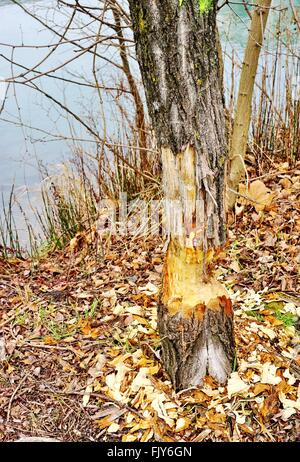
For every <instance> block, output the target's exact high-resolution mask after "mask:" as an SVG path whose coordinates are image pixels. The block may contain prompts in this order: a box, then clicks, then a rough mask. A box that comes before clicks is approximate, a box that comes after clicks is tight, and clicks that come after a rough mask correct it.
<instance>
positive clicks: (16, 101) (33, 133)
mask: <svg viewBox="0 0 300 462" xmlns="http://www.w3.org/2000/svg"><path fill="white" fill-rule="evenodd" d="M20 3H21V4H22V5H24V6H25V7H26V8H28V10H30V11H34V12H36V13H37V14H38V15H39V16H40V17H43V18H47V20H48V21H50V23H51V21H52V22H53V23H55V24H61V25H63V24H65V23H66V22H67V20H68V17H67V16H66V15H67V14H68V15H70V10H69V12H68V13H67V10H66V9H61V10H57V9H54V6H55V5H56V2H55V1H52V0H47V1H46V0H45V1H32V0H31V1H25V0H24V1H21V2H20ZM73 3H74V2H73ZM83 3H84V4H85V5H87V4H88V5H94V6H96V5H97V3H98V2H97V0H85V1H84V2H83ZM221 3H222V2H221ZM275 4H276V5H281V6H282V7H288V5H289V1H288V0H285V1H284V0H282V1H281V0H276V1H273V5H275ZM294 4H295V5H297V8H298V6H299V4H300V0H297V1H296V0H294ZM298 12H299V8H298ZM278 14H279V13H278V12H272V13H271V15H270V18H269V26H270V28H271V29H272V28H274V27H275V26H274V25H275V23H276V21H277V18H278ZM299 16H300V14H299ZM218 21H219V29H220V31H221V38H222V45H223V47H224V48H226V49H227V50H228V51H230V48H231V47H233V48H234V49H235V53H236V54H237V56H240V57H242V52H243V48H244V45H245V43H246V39H247V25H248V24H249V18H248V16H247V14H246V12H245V10H244V7H243V5H238V4H235V5H232V6H231V8H228V7H225V8H223V9H222V10H221V12H220V13H219V16H218ZM87 22H89V20H88V19H87V18H86V17H85V16H84V15H81V16H79V17H78V19H77V22H76V24H77V25H79V24H80V23H81V24H87ZM0 24H1V26H0V76H1V77H2V79H3V78H4V79H5V78H8V77H10V76H11V73H12V68H11V65H10V64H9V63H8V62H7V61H6V60H5V56H6V57H11V52H12V50H11V48H9V47H8V46H6V44H7V45H8V44H14V45H21V44H25V45H30V46H31V47H30V48H15V49H14V54H13V60H14V61H15V62H18V63H22V64H23V65H24V66H25V67H27V68H30V67H32V66H34V65H35V64H36V63H38V62H39V61H41V59H42V58H43V57H44V56H45V54H47V53H48V51H49V50H48V49H47V48H34V46H36V45H39V46H40V45H47V44H49V43H56V42H57V41H58V38H57V37H55V35H54V34H53V33H51V32H50V31H49V30H47V29H46V28H45V27H44V26H43V25H42V24H40V23H39V22H38V21H36V20H34V19H33V18H32V17H30V16H29V15H28V14H26V12H24V11H23V10H22V9H21V8H20V7H19V6H18V5H16V4H14V2H12V1H9V0H0ZM88 27H89V28H90V31H91V32H94V33H95V31H94V30H93V26H88ZM69 37H72V38H75V37H78V31H75V30H74V31H71V35H70V36H69ZM101 52H102V53H103V54H104V55H105V56H108V57H112V58H113V57H114V52H113V51H112V50H110V51H109V50H108V49H106V48H103V49H102V50H101ZM76 53H77V55H78V54H79V53H78V49H77V50H76V49H75V46H74V45H72V44H66V45H61V46H59V47H58V48H57V50H56V51H55V53H53V54H52V55H51V56H50V57H49V58H48V59H47V60H46V61H45V62H44V63H43V64H41V65H40V66H39V68H38V69H39V70H40V71H41V72H45V71H47V70H49V69H52V68H55V67H57V66H59V65H60V64H61V63H63V62H65V61H67V60H70V59H72V58H73V57H74V56H75V55H76ZM91 69H92V57H91V55H90V54H85V55H83V56H81V57H79V58H77V59H76V60H75V61H72V62H71V63H69V64H68V65H67V67H66V68H65V69H63V70H58V71H57V72H56V73H55V74H54V75H55V76H62V77H65V78H69V79H70V78H71V79H73V80H78V79H81V81H82V82H92V83H93V78H92V72H91ZM13 72H14V75H18V74H20V73H21V72H23V70H22V69H21V68H18V67H17V66H14V68H13ZM136 72H137V70H136ZM98 73H99V76H100V78H101V80H102V81H104V82H105V83H106V84H109V85H110V86H114V85H115V84H116V82H117V80H118V71H116V69H115V68H114V67H113V66H112V65H109V63H107V62H106V61H102V60H101V62H100V63H99V65H98ZM228 79H229V76H227V77H225V80H227V81H228ZM0 80H1V79H0ZM35 82H36V83H37V84H38V85H40V87H41V88H42V89H43V90H44V91H46V92H47V93H48V94H50V95H52V96H53V97H55V98H56V99H57V100H59V101H61V102H62V103H64V102H67V105H68V107H70V109H71V110H72V111H73V112H75V113H77V114H80V115H81V116H82V117H84V118H85V120H88V117H89V115H90V114H92V113H94V114H97V113H98V112H99V100H98V99H97V95H96V90H94V89H91V88H88V87H86V86H80V87H79V86H77V85H72V84H68V83H66V82H65V83H63V82H61V81H59V80H57V79H53V78H48V77H43V78H42V79H37V80H36V81H35ZM3 93H4V86H3V84H2V86H1V84H0V99H1V95H2V96H3ZM112 101H113V100H112V99H110V97H106V98H104V103H103V104H104V110H105V113H106V125H105V126H104V125H103V123H102V122H99V126H97V130H98V131H99V133H102V132H103V130H104V129H106V130H108V131H109V134H111V135H112V134H113V133H118V130H119V125H120V124H119V122H120V119H119V116H118V115H117V113H116V110H115V106H113V102H112ZM0 104H1V101H0ZM99 121H101V114H99ZM74 136H75V138H78V139H87V138H88V137H87V133H86V132H85V130H84V129H83V128H82V127H81V125H80V124H78V123H77V122H76V121H75V120H74V119H73V118H72V117H70V116H66V114H65V112H64V111H63V110H60V109H58V108H57V106H55V105H54V104H53V103H52V102H51V101H50V100H49V99H47V98H46V97H44V96H43V95H41V94H39V93H37V92H36V91H35V90H32V89H30V88H27V87H25V86H21V85H19V86H18V85H16V86H15V87H13V86H11V87H10V88H9V91H8V94H7V98H6V104H5V109H4V110H3V112H2V114H1V119H0V162H1V163H0V194H2V195H3V197H4V201H5V202H7V200H8V196H9V192H10V190H11V187H12V184H15V188H16V191H17V194H18V195H19V198H20V199H21V198H22V196H24V194H25V192H26V191H27V190H29V191H30V193H31V200H32V202H33V205H35V202H36V203H38V201H39V196H38V194H36V195H35V194H34V192H35V191H38V190H39V184H40V174H39V168H38V164H39V162H42V163H43V164H44V165H47V166H50V168H51V166H53V169H54V170H55V168H56V167H57V165H58V164H60V163H61V162H63V161H65V160H67V159H68V156H69V155H70V152H71V150H72V148H73V146H72V144H71V142H70V138H71V137H74ZM82 145H83V147H84V149H88V147H89V146H90V143H88V141H86V142H83V143H82Z"/></svg>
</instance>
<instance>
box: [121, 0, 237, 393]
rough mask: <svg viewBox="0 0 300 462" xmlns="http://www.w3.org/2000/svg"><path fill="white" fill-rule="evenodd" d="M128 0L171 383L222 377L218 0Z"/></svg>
mask: <svg viewBox="0 0 300 462" xmlns="http://www.w3.org/2000/svg"><path fill="white" fill-rule="evenodd" d="M210 3H211V4H209V2H206V3H205V4H208V9H207V11H200V8H199V0H186V1H185V3H184V5H183V6H182V7H179V2H178V0H164V1H161V0H129V4H130V10H131V16H132V20H133V28H134V35H135V41H136V49H137V56H138V60H139V64H140V68H141V73H142V77H143V82H144V86H145V92H146V98H147V103H148V108H149V113H150V115H151V118H152V123H153V126H154V130H155V133H156V137H157V140H158V143H159V145H160V147H161V152H162V165H163V186H164V192H165V197H166V201H165V202H166V207H165V209H166V210H165V211H166V217H167V220H168V224H169V232H170V242H169V247H168V250H167V256H166V261H165V265H164V275H163V290H162V296H161V302H160V305H159V309H158V326H159V331H160V336H161V341H162V351H163V361H164V364H165V367H166V369H167V371H168V373H169V375H170V377H171V379H172V381H173V383H174V386H175V388H176V389H183V388H187V387H190V386H196V385H199V384H200V383H201V382H202V380H203V377H204V376H205V375H206V374H207V373H209V374H211V375H212V376H213V377H214V378H215V379H217V380H218V381H219V382H225V381H226V378H227V376H228V375H229V374H230V372H231V369H232V363H233V358H234V338H233V311H232V307H231V302H230V299H229V298H228V294H227V292H226V290H225V288H224V287H223V286H222V285H221V284H220V283H219V282H218V281H217V280H216V279H215V277H214V268H215V266H216V265H217V263H218V254H219V251H220V248H221V247H222V245H223V244H224V240H225V235H226V233H225V212H224V164H225V160H226V156H227V143H226V134H225V117H224V101H223V88H222V85H221V79H220V73H219V59H218V49H217V37H216V33H217V30H216V3H217V2H216V1H215V0H212V1H211V2H210Z"/></svg>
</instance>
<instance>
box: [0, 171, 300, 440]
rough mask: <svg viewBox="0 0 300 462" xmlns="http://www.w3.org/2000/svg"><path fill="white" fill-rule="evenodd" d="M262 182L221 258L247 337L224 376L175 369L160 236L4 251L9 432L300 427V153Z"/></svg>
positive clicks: (0, 316) (171, 433)
mask: <svg viewBox="0 0 300 462" xmlns="http://www.w3.org/2000/svg"><path fill="white" fill-rule="evenodd" d="M255 181H256V183H255ZM257 181H258V183H257ZM251 184H252V186H251V188H250V189H249V190H247V191H243V193H242V194H243V195H242V196H240V198H239V203H238V204H237V208H236V214H235V216H234V217H232V218H231V223H230V231H229V242H228V252H227V255H226V256H225V255H224V260H223V261H222V264H221V267H220V269H219V278H220V279H221V280H222V281H223V282H224V283H225V284H226V286H227V288H228V290H229V292H230V295H231V297H232V301H233V304H234V309H235V331H236V340H237V358H236V364H235V365H234V372H233V373H232V375H231V377H230V379H229V382H228V386H226V387H219V386H217V384H215V383H214V382H213V381H212V380H211V378H209V377H207V379H206V381H205V383H204V385H203V387H202V388H199V389H194V390H187V391H185V392H181V393H179V394H176V393H175V392H174V391H173V389H172V387H171V384H170V381H169V378H168V376H167V375H166V373H165V372H164V370H163V367H162V364H161V362H160V342H159V337H158V334H157V330H156V307H157V302H158V296H159V289H160V280H161V271H162V264H163V258H164V250H163V247H164V242H163V241H162V240H161V239H160V238H155V239H154V238H149V237H148V238H147V239H144V240H143V239H140V238H139V239H136V240H134V239H132V238H128V239H127V238H124V237H122V239H121V238H118V237H114V238H111V239H105V236H104V235H102V236H98V237H97V236H96V235H95V233H88V232H86V231H84V232H82V233H79V234H77V236H76V238H75V240H74V239H73V240H72V241H71V243H70V244H69V245H68V246H67V247H66V248H65V249H63V250H60V251H57V252H54V253H52V254H49V255H47V256H46V257H44V258H42V259H40V260H39V261H33V260H30V259H28V260H26V259H25V260H22V259H17V258H10V259H8V260H4V259H2V260H1V261H0V268H1V271H0V273H1V278H0V301H1V304H0V360H1V373H0V374H1V375H0V380H1V382H0V388H1V398H0V416H1V417H0V439H1V440H3V441H12V440H16V439H18V438H19V437H20V436H40V437H51V438H56V439H58V440H60V441H296V440H299V434H300V427H299V422H300V420H299V417H300V382H299V379H300V337H299V329H300V326H299V318H300V295H299V294H300V277H299V276H300V273H299V262H300V261H299V258H300V255H299V231H300V165H296V166H295V167H293V168H290V167H289V166H288V164H286V163H281V164H278V165H277V166H276V169H274V171H273V172H269V174H268V175H265V176H264V177H263V178H260V179H258V180H254V181H253V182H252V183H251ZM253 185H254V186H253ZM99 240H101V243H102V245H101V247H100V246H99ZM96 244H97V245H96ZM99 248H101V253H100V252H99ZM97 249H98V253H97V251H96V250H97Z"/></svg>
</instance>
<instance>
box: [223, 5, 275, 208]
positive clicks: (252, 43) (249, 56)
mask: <svg viewBox="0 0 300 462" xmlns="http://www.w3.org/2000/svg"><path fill="white" fill-rule="evenodd" d="M271 4H272V0H258V5H257V7H256V8H255V10H254V11H253V13H252V20H251V27H250V31H249V36H248V42H247V46H246V50H245V55H244V61H243V66H242V72H241V77H240V83H239V92H238V99H237V105H236V111H235V117H234V123H233V132H232V136H231V140H230V149H229V168H228V170H229V175H228V200H227V204H228V208H229V209H232V208H233V206H234V204H235V200H236V190H237V189H238V185H239V182H240V180H241V178H242V176H243V173H244V171H245V165H244V159H245V154H246V148H247V142H248V132H249V126H250V121H251V114H252V98H253V89H254V83H255V77H256V72H257V66H258V60H259V56H260V51H261V47H262V43H263V38H264V31H265V28H266V24H267V20H268V16H269V11H270V7H271Z"/></svg>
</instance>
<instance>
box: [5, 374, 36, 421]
mask: <svg viewBox="0 0 300 462" xmlns="http://www.w3.org/2000/svg"><path fill="white" fill-rule="evenodd" d="M29 374H30V371H29V372H27V374H25V375H24V377H23V378H22V379H21V380H20V382H19V383H18V385H17V386H16V388H15V390H14V392H13V394H12V395H11V397H10V400H9V403H8V408H7V414H6V423H7V422H8V421H9V418H10V411H11V406H12V403H13V400H14V399H15V396H16V394H17V393H18V390H19V389H20V387H21V385H22V384H23V383H24V382H25V380H26V379H27V377H28V376H29Z"/></svg>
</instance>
